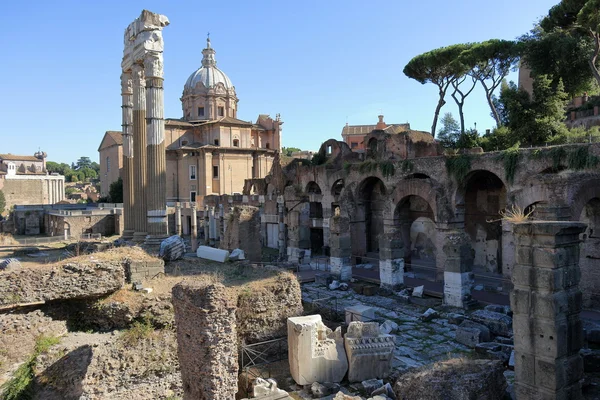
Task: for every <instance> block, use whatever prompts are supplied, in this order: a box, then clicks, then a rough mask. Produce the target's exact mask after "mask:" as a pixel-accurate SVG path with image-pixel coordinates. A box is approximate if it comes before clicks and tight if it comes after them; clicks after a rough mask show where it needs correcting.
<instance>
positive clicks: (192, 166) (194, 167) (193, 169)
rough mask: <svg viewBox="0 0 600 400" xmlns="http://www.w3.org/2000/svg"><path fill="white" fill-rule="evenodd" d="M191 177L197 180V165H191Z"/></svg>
mask: <svg viewBox="0 0 600 400" xmlns="http://www.w3.org/2000/svg"><path fill="white" fill-rule="evenodd" d="M190 179H191V180H193V181H195V180H196V166H195V165H190Z"/></svg>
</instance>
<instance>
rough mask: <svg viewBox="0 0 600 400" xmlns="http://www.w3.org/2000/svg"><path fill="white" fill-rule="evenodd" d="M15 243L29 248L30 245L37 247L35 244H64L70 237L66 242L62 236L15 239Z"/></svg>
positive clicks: (69, 238)
mask: <svg viewBox="0 0 600 400" xmlns="http://www.w3.org/2000/svg"><path fill="white" fill-rule="evenodd" d="M15 240H16V241H17V242H19V244H20V245H22V246H30V245H37V244H47V243H58V242H65V241H69V240H71V237H70V236H69V237H68V239H67V240H65V237H64V236H62V235H61V236H48V237H34V238H22V239H21V238H19V239H15Z"/></svg>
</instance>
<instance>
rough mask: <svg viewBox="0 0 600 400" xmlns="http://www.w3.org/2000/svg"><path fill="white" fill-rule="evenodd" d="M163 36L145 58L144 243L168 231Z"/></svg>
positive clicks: (156, 241)
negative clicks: (146, 230) (146, 220)
mask: <svg viewBox="0 0 600 400" xmlns="http://www.w3.org/2000/svg"><path fill="white" fill-rule="evenodd" d="M162 50H163V49H162V40H161V41H157V42H155V45H154V46H153V51H151V52H148V53H147V54H146V57H145V58H144V73H145V76H146V108H147V115H146V117H147V119H146V122H147V143H146V144H147V148H146V149H147V150H146V154H147V157H148V159H147V163H146V170H147V179H148V188H147V191H146V202H147V218H148V222H147V229H148V235H149V236H148V239H147V240H146V243H147V244H153V245H157V244H160V242H161V241H162V240H163V239H165V238H166V237H167V236H168V235H169V232H168V231H167V229H168V220H167V198H166V196H167V175H166V174H167V160H166V153H165V120H164V98H163V59H162Z"/></svg>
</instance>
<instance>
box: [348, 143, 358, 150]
mask: <svg viewBox="0 0 600 400" xmlns="http://www.w3.org/2000/svg"><path fill="white" fill-rule="evenodd" d="M357 147H358V143H356V142H351V143H350V148H351V149H355V148H357Z"/></svg>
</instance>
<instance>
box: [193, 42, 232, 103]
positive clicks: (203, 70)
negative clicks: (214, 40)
mask: <svg viewBox="0 0 600 400" xmlns="http://www.w3.org/2000/svg"><path fill="white" fill-rule="evenodd" d="M202 56H203V57H202V67H200V68H199V69H198V70H196V71H195V72H194V73H193V74H191V75H190V77H189V78H188V80H187V81H186V82H185V86H184V87H183V90H184V91H188V90H193V89H194V88H195V87H196V85H197V84H198V83H199V82H201V83H202V84H203V85H204V87H205V88H206V89H210V88H214V87H215V86H217V85H218V84H219V83H221V84H222V85H223V87H224V88H225V89H226V90H229V89H233V88H234V87H233V85H232V84H231V80H229V77H228V76H227V75H225V73H224V72H223V71H221V70H220V69H219V68H217V61H216V60H215V50H214V49H213V48H212V47H211V46H210V38H209V39H207V40H206V48H205V49H204V50H202Z"/></svg>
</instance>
